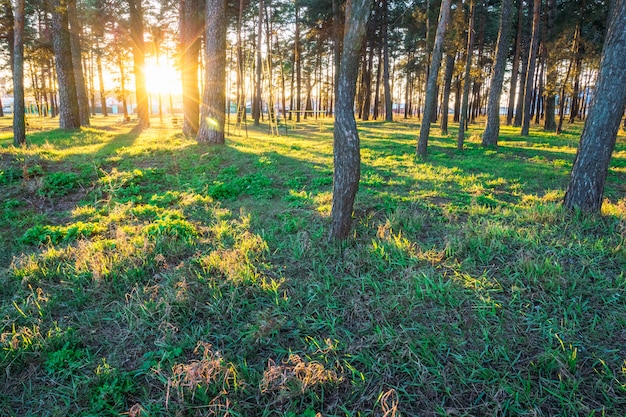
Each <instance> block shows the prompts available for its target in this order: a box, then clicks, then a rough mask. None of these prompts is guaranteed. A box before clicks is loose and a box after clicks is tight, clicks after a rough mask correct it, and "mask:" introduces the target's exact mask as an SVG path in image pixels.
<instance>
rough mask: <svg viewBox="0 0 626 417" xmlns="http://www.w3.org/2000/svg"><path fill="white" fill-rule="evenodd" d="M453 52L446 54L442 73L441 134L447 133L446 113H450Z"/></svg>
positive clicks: (447, 117)
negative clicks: (444, 68)
mask: <svg viewBox="0 0 626 417" xmlns="http://www.w3.org/2000/svg"><path fill="white" fill-rule="evenodd" d="M454 59H455V55H454V54H453V53H448V54H447V55H446V72H445V75H444V85H443V100H442V102H441V134H442V135H447V134H448V119H449V116H448V113H450V89H451V88H452V73H453V72H454Z"/></svg>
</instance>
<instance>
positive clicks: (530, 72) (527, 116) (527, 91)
mask: <svg viewBox="0 0 626 417" xmlns="http://www.w3.org/2000/svg"><path fill="white" fill-rule="evenodd" d="M540 15H541V0H534V4H533V32H532V35H531V38H530V56H529V57H528V69H527V70H526V81H525V82H524V114H523V117H522V131H521V134H522V136H528V132H529V130H530V120H531V118H532V116H531V113H530V107H531V104H532V95H533V94H532V92H533V84H534V82H533V81H534V79H533V78H534V75H535V64H536V61H537V49H538V46H539V24H540V22H539V17H540Z"/></svg>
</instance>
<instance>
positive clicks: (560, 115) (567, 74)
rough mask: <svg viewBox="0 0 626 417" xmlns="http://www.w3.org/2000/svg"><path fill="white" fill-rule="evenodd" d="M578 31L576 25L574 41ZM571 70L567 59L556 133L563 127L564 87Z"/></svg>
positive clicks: (560, 94) (570, 62) (570, 64)
mask: <svg viewBox="0 0 626 417" xmlns="http://www.w3.org/2000/svg"><path fill="white" fill-rule="evenodd" d="M577 33H578V27H577V28H576V32H575V35H574V42H576V36H577V35H576V34H577ZM571 72H572V60H570V61H569V64H568V65H567V72H566V73H565V79H564V80H563V84H562V85H561V91H560V93H559V124H558V125H557V127H556V134H557V135H558V134H560V133H561V131H562V129H563V119H565V88H566V87H567V83H568V82H569V76H570V74H571Z"/></svg>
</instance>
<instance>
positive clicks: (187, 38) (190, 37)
mask: <svg viewBox="0 0 626 417" xmlns="http://www.w3.org/2000/svg"><path fill="white" fill-rule="evenodd" d="M200 4H201V2H200V1H198V0H180V17H179V19H180V21H179V22H180V23H179V25H180V26H179V32H180V34H179V36H180V49H181V51H180V60H181V79H182V87H183V133H184V134H185V135H186V136H196V134H197V133H198V128H199V120H200V93H199V87H198V55H199V51H200V37H201V34H202V28H203V24H204V20H203V17H202V14H203V10H202V7H201V5H200Z"/></svg>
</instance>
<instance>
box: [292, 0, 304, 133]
mask: <svg viewBox="0 0 626 417" xmlns="http://www.w3.org/2000/svg"><path fill="white" fill-rule="evenodd" d="M295 12H296V34H295V38H294V61H295V64H296V65H295V66H296V122H300V109H301V107H302V102H301V100H302V62H301V59H300V48H301V46H300V14H299V13H300V6H299V4H298V2H296V10H295Z"/></svg>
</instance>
